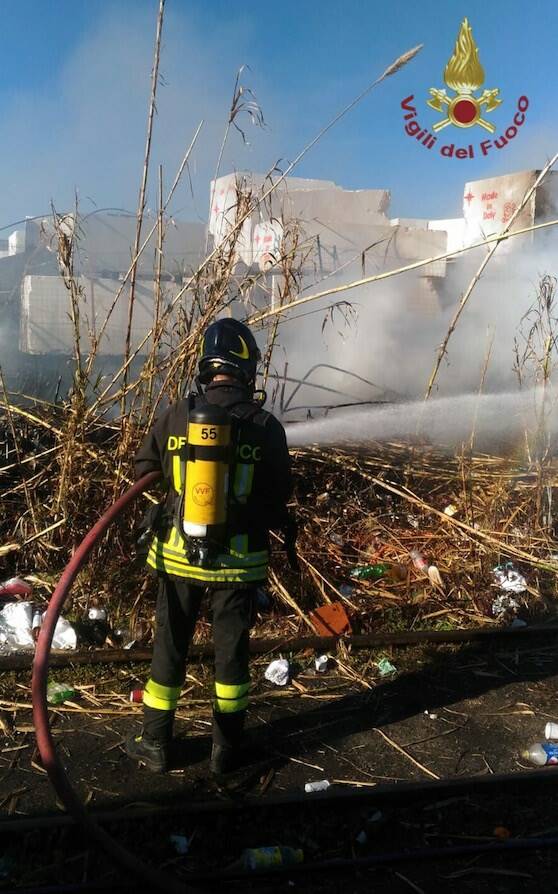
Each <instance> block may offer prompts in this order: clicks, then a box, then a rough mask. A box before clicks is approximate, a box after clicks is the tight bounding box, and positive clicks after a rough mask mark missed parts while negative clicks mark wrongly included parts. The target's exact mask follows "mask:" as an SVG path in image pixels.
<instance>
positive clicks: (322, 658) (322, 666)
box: [314, 655, 329, 674]
mask: <svg viewBox="0 0 558 894" xmlns="http://www.w3.org/2000/svg"><path fill="white" fill-rule="evenodd" d="M314 667H315V668H316V673H317V674H325V673H326V671H327V670H328V669H329V655H316V658H315V660H314Z"/></svg>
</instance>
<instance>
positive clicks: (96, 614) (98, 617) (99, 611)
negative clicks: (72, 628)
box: [87, 605, 107, 621]
mask: <svg viewBox="0 0 558 894" xmlns="http://www.w3.org/2000/svg"><path fill="white" fill-rule="evenodd" d="M87 617H88V618H89V620H90V621H106V619H107V610H106V608H100V607H99V606H97V605H93V606H91V608H90V609H89V611H88V612H87Z"/></svg>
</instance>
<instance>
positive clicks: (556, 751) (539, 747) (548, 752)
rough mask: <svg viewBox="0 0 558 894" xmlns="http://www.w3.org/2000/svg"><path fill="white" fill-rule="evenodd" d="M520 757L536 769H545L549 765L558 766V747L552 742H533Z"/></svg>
mask: <svg viewBox="0 0 558 894" xmlns="http://www.w3.org/2000/svg"><path fill="white" fill-rule="evenodd" d="M521 757H523V758H525V760H527V761H530V762H531V763H532V764H535V766H536V767H546V766H550V764H558V745H553V744H552V742H535V744H534V745H530V746H529V748H526V749H525V751H522V752H521Z"/></svg>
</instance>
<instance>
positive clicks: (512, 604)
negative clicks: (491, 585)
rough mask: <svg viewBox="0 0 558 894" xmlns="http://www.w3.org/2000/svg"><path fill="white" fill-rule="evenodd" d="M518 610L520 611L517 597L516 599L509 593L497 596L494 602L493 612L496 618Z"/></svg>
mask: <svg viewBox="0 0 558 894" xmlns="http://www.w3.org/2000/svg"><path fill="white" fill-rule="evenodd" d="M517 611H519V603H518V601H517V599H514V598H513V596H508V595H507V593H502V594H501V595H500V596H497V597H496V599H495V600H494V602H493V603H492V614H493V616H494V617H495V618H501V617H503V615H506V614H514V613H515V612H517Z"/></svg>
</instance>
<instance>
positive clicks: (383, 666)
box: [376, 658, 397, 677]
mask: <svg viewBox="0 0 558 894" xmlns="http://www.w3.org/2000/svg"><path fill="white" fill-rule="evenodd" d="M376 667H377V668H378V670H379V671H380V676H381V677H388V676H389V675H390V674H396V673H397V668H396V667H395V665H393V664H392V663H391V661H389V660H388V659H387V658H380V660H379V661H377V662H376Z"/></svg>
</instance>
